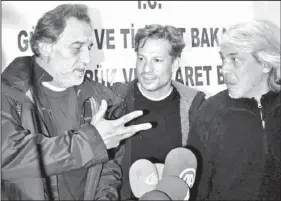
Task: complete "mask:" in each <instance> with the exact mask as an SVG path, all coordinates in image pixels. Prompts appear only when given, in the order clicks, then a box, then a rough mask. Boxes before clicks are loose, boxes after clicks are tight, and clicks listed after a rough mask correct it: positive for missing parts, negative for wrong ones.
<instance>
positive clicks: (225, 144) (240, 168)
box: [188, 20, 281, 200]
mask: <svg viewBox="0 0 281 201" xmlns="http://www.w3.org/2000/svg"><path fill="white" fill-rule="evenodd" d="M220 56H221V59H222V73H223V75H224V80H225V83H226V87H227V89H226V90H224V91H222V92H220V93H218V94H216V95H215V96H213V97H210V98H209V99H208V100H206V101H205V102H204V104H203V105H202V106H201V109H200V110H199V112H198V113H197V115H196V117H195V118H194V122H193V123H192V125H191V130H190V137H189V141H188V144H189V145H191V146H193V148H195V149H197V151H198V152H199V153H198V152H197V153H198V155H197V157H198V160H199V159H200V160H199V161H200V163H199V164H200V166H201V170H202V171H200V172H199V173H198V174H197V175H198V176H199V174H200V175H201V179H199V177H198V181H199V186H195V187H197V188H198V197H197V199H198V200H280V189H281V170H280V167H281V162H280V152H281V151H280V150H281V147H280V145H281V135H280V134H281V118H280V116H281V115H280V114H281V102H280V101H281V92H280V88H281V85H280V84H281V83H280V28H277V27H276V26H274V25H273V24H271V23H270V22H268V21H262V20H253V21H249V22H245V23H239V24H236V25H233V26H231V27H230V28H229V29H228V30H226V32H225V33H223V35H222V39H221V42H220Z"/></svg>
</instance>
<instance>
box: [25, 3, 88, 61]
mask: <svg viewBox="0 0 281 201" xmlns="http://www.w3.org/2000/svg"><path fill="white" fill-rule="evenodd" d="M70 17H74V18H76V19H78V20H81V21H84V22H86V23H87V24H89V25H90V26H91V19H90V17H89V15H88V7H87V6H86V5H83V4H62V5H59V6H57V7H56V8H54V9H53V10H50V11H48V12H46V13H45V14H44V15H43V16H42V17H41V18H40V19H39V20H38V22H37V25H36V27H35V30H34V33H33V34H32V36H31V38H30V46H31V50H32V52H33V53H34V54H35V55H36V56H40V52H39V50H38V42H45V43H55V42H56V41H57V39H58V37H59V36H60V35H61V33H62V32H63V31H64V29H65V27H66V20H67V19H69V18H70Z"/></svg>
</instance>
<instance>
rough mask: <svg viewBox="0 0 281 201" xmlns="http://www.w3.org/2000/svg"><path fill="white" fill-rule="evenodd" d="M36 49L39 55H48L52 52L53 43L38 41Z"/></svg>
mask: <svg viewBox="0 0 281 201" xmlns="http://www.w3.org/2000/svg"><path fill="white" fill-rule="evenodd" d="M38 49H39V52H40V54H41V55H43V56H46V57H47V56H50V54H51V53H52V49H53V44H51V43H43V42H38Z"/></svg>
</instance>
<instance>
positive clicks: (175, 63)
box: [172, 57, 180, 73]
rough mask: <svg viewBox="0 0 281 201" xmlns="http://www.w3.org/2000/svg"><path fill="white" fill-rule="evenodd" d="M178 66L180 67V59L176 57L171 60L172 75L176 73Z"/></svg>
mask: <svg viewBox="0 0 281 201" xmlns="http://www.w3.org/2000/svg"><path fill="white" fill-rule="evenodd" d="M179 66H180V57H176V58H174V59H173V63H172V72H173V73H175V72H177V70H178V68H179Z"/></svg>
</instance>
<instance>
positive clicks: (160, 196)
mask: <svg viewBox="0 0 281 201" xmlns="http://www.w3.org/2000/svg"><path fill="white" fill-rule="evenodd" d="M139 200H171V198H170V197H169V196H168V195H166V194H165V193H164V192H161V191H158V190H153V191H149V192H147V193H145V194H144V195H143V196H141V198H140V199H139Z"/></svg>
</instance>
